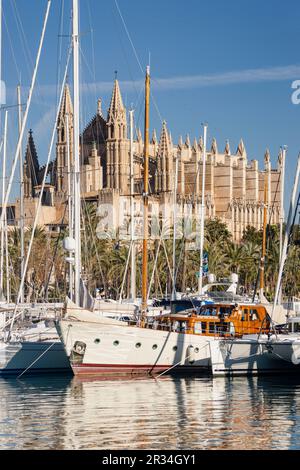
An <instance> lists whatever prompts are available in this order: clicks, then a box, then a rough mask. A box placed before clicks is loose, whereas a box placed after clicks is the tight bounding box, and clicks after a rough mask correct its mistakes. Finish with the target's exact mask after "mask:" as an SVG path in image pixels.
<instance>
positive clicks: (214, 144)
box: [210, 137, 218, 155]
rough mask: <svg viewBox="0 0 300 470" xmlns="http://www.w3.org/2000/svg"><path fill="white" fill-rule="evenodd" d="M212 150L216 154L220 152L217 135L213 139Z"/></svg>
mask: <svg viewBox="0 0 300 470" xmlns="http://www.w3.org/2000/svg"><path fill="white" fill-rule="evenodd" d="M210 151H211V153H212V154H214V155H216V154H217V153H218V146H217V141H216V139H215V137H214V138H213V140H212V143H211V149H210Z"/></svg>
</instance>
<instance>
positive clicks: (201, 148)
mask: <svg viewBox="0 0 300 470" xmlns="http://www.w3.org/2000/svg"><path fill="white" fill-rule="evenodd" d="M198 145H199V150H200V151H201V152H202V150H203V138H202V135H201V136H200V139H199V144H198Z"/></svg>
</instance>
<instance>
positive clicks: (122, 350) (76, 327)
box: [57, 0, 268, 377]
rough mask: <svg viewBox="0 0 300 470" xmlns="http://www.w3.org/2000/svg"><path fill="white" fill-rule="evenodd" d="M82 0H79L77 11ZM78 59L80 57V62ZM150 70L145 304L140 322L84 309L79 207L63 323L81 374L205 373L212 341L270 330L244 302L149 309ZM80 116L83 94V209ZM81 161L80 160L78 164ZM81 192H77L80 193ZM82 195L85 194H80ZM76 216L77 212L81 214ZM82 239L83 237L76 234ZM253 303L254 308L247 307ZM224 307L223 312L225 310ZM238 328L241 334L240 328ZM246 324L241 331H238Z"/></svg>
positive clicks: (260, 311) (260, 313)
mask: <svg viewBox="0 0 300 470" xmlns="http://www.w3.org/2000/svg"><path fill="white" fill-rule="evenodd" d="M76 4H77V1H76V0H73V8H74V9H75V10H74V11H75V12H76V11H77V10H76V9H77V5H76ZM73 21H74V26H73V28H74V37H75V38H78V23H76V22H78V17H77V15H76V14H74V15H73ZM77 48H78V40H75V42H74V80H75V84H74V93H75V92H76V89H77V91H78V55H77V53H76V49H77ZM76 58H77V60H76ZM149 99H150V68H149V66H148V67H147V69H146V76H145V139H144V141H145V144H144V145H145V148H144V190H143V200H144V231H143V257H142V259H143V269H142V303H141V311H140V315H139V319H138V321H137V323H134V322H132V321H128V322H120V321H117V320H113V319H108V318H104V317H101V316H99V315H98V314H96V313H95V312H91V311H88V310H86V309H83V308H80V307H79V296H78V292H79V286H80V229H79V227H80V217H79V215H80V214H79V211H77V222H76V221H75V225H76V226H77V231H76V230H75V231H74V236H75V239H76V241H75V244H74V247H75V283H74V286H75V302H71V301H70V300H69V299H68V300H67V302H66V305H65V310H64V316H63V317H62V319H60V320H58V321H57V330H58V334H59V336H60V337H61V339H62V341H63V344H64V347H65V351H66V354H67V356H68V358H69V360H70V364H71V367H72V370H73V372H74V373H75V374H76V375H97V376H105V377H106V376H111V375H123V374H125V375H128V374H130V375H132V374H133V375H135V374H143V375H144V374H155V373H165V372H167V371H171V370H172V371H178V370H179V371H196V372H198V371H200V370H206V371H207V370H209V368H210V348H209V345H210V343H211V342H214V341H215V337H216V335H217V336H218V335H221V336H222V337H223V338H224V337H227V336H231V335H235V334H243V332H254V331H255V332H258V331H263V332H266V331H268V314H267V311H266V309H265V308H264V307H259V306H257V305H256V304H255V307H253V311H251V312H250V310H249V314H248V317H247V319H246V321H245V318H244V319H243V318H242V314H241V315H240V311H241V310H242V307H243V306H242V305H240V306H234V305H231V306H230V305H224V306H220V310H218V311H217V310H216V311H215V312H211V313H207V312H203V311H201V312H199V315H197V314H196V313H195V312H183V313H182V314H180V315H176V314H175V315H172V314H170V313H169V314H166V315H161V316H160V317H152V318H151V317H150V316H149V315H147V309H148V289H147V287H148V279H147V271H148V269H147V263H148V251H147V249H148V186H149V181H148V145H149ZM76 115H77V116H78V115H79V100H78V95H77V97H74V146H75V150H74V155H75V157H74V158H75V159H77V160H75V165H77V170H76V169H75V174H76V178H75V187H76V190H75V207H78V208H80V172H79V133H77V134H75V128H77V126H78V121H77V120H76V119H75V117H76ZM76 162H77V163H76ZM76 195H77V196H76ZM78 195H79V196H78ZM76 197H78V200H77V202H76ZM75 217H76V214H75ZM76 237H77V238H76ZM247 307H248V306H247ZM222 309H223V310H222ZM236 328H237V331H236V332H235V329H236ZM238 328H240V330H238Z"/></svg>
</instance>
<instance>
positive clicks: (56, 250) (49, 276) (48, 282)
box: [44, 204, 67, 301]
mask: <svg viewBox="0 0 300 470" xmlns="http://www.w3.org/2000/svg"><path fill="white" fill-rule="evenodd" d="M66 211H67V204H65V210H64V213H63V217H62V221H61V225H63V224H64V220H65V216H66ZM61 234H63V235H64V233H63V230H60V232H59V235H58V237H57V239H56V245H55V249H54V253H53V257H52V262H51V265H50V269H49V275H48V277H47V282H46V283H45V288H44V299H45V301H48V289H49V284H50V279H51V275H52V271H53V267H54V263H55V260H56V256H57V253H58V248H59V242H60V239H61V238H62V237H61ZM45 269H46V266H45ZM45 274H46V273H45Z"/></svg>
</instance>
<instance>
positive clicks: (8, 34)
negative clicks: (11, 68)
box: [2, 10, 21, 81]
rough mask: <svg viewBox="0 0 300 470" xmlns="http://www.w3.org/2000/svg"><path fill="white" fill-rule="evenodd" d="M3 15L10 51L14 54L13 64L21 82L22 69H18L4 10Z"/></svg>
mask: <svg viewBox="0 0 300 470" xmlns="http://www.w3.org/2000/svg"><path fill="white" fill-rule="evenodd" d="M2 15H3V21H4V25H5V29H6V32H7V36H8V41H9V45H10V49H11V53H12V57H13V62H14V65H15V67H16V71H17V76H18V80H19V81H21V72H20V69H19V68H18V65H17V60H16V56H15V52H14V48H13V44H12V39H11V34H10V32H9V28H8V26H7V22H6V17H5V13H4V11H3V10H2Z"/></svg>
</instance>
